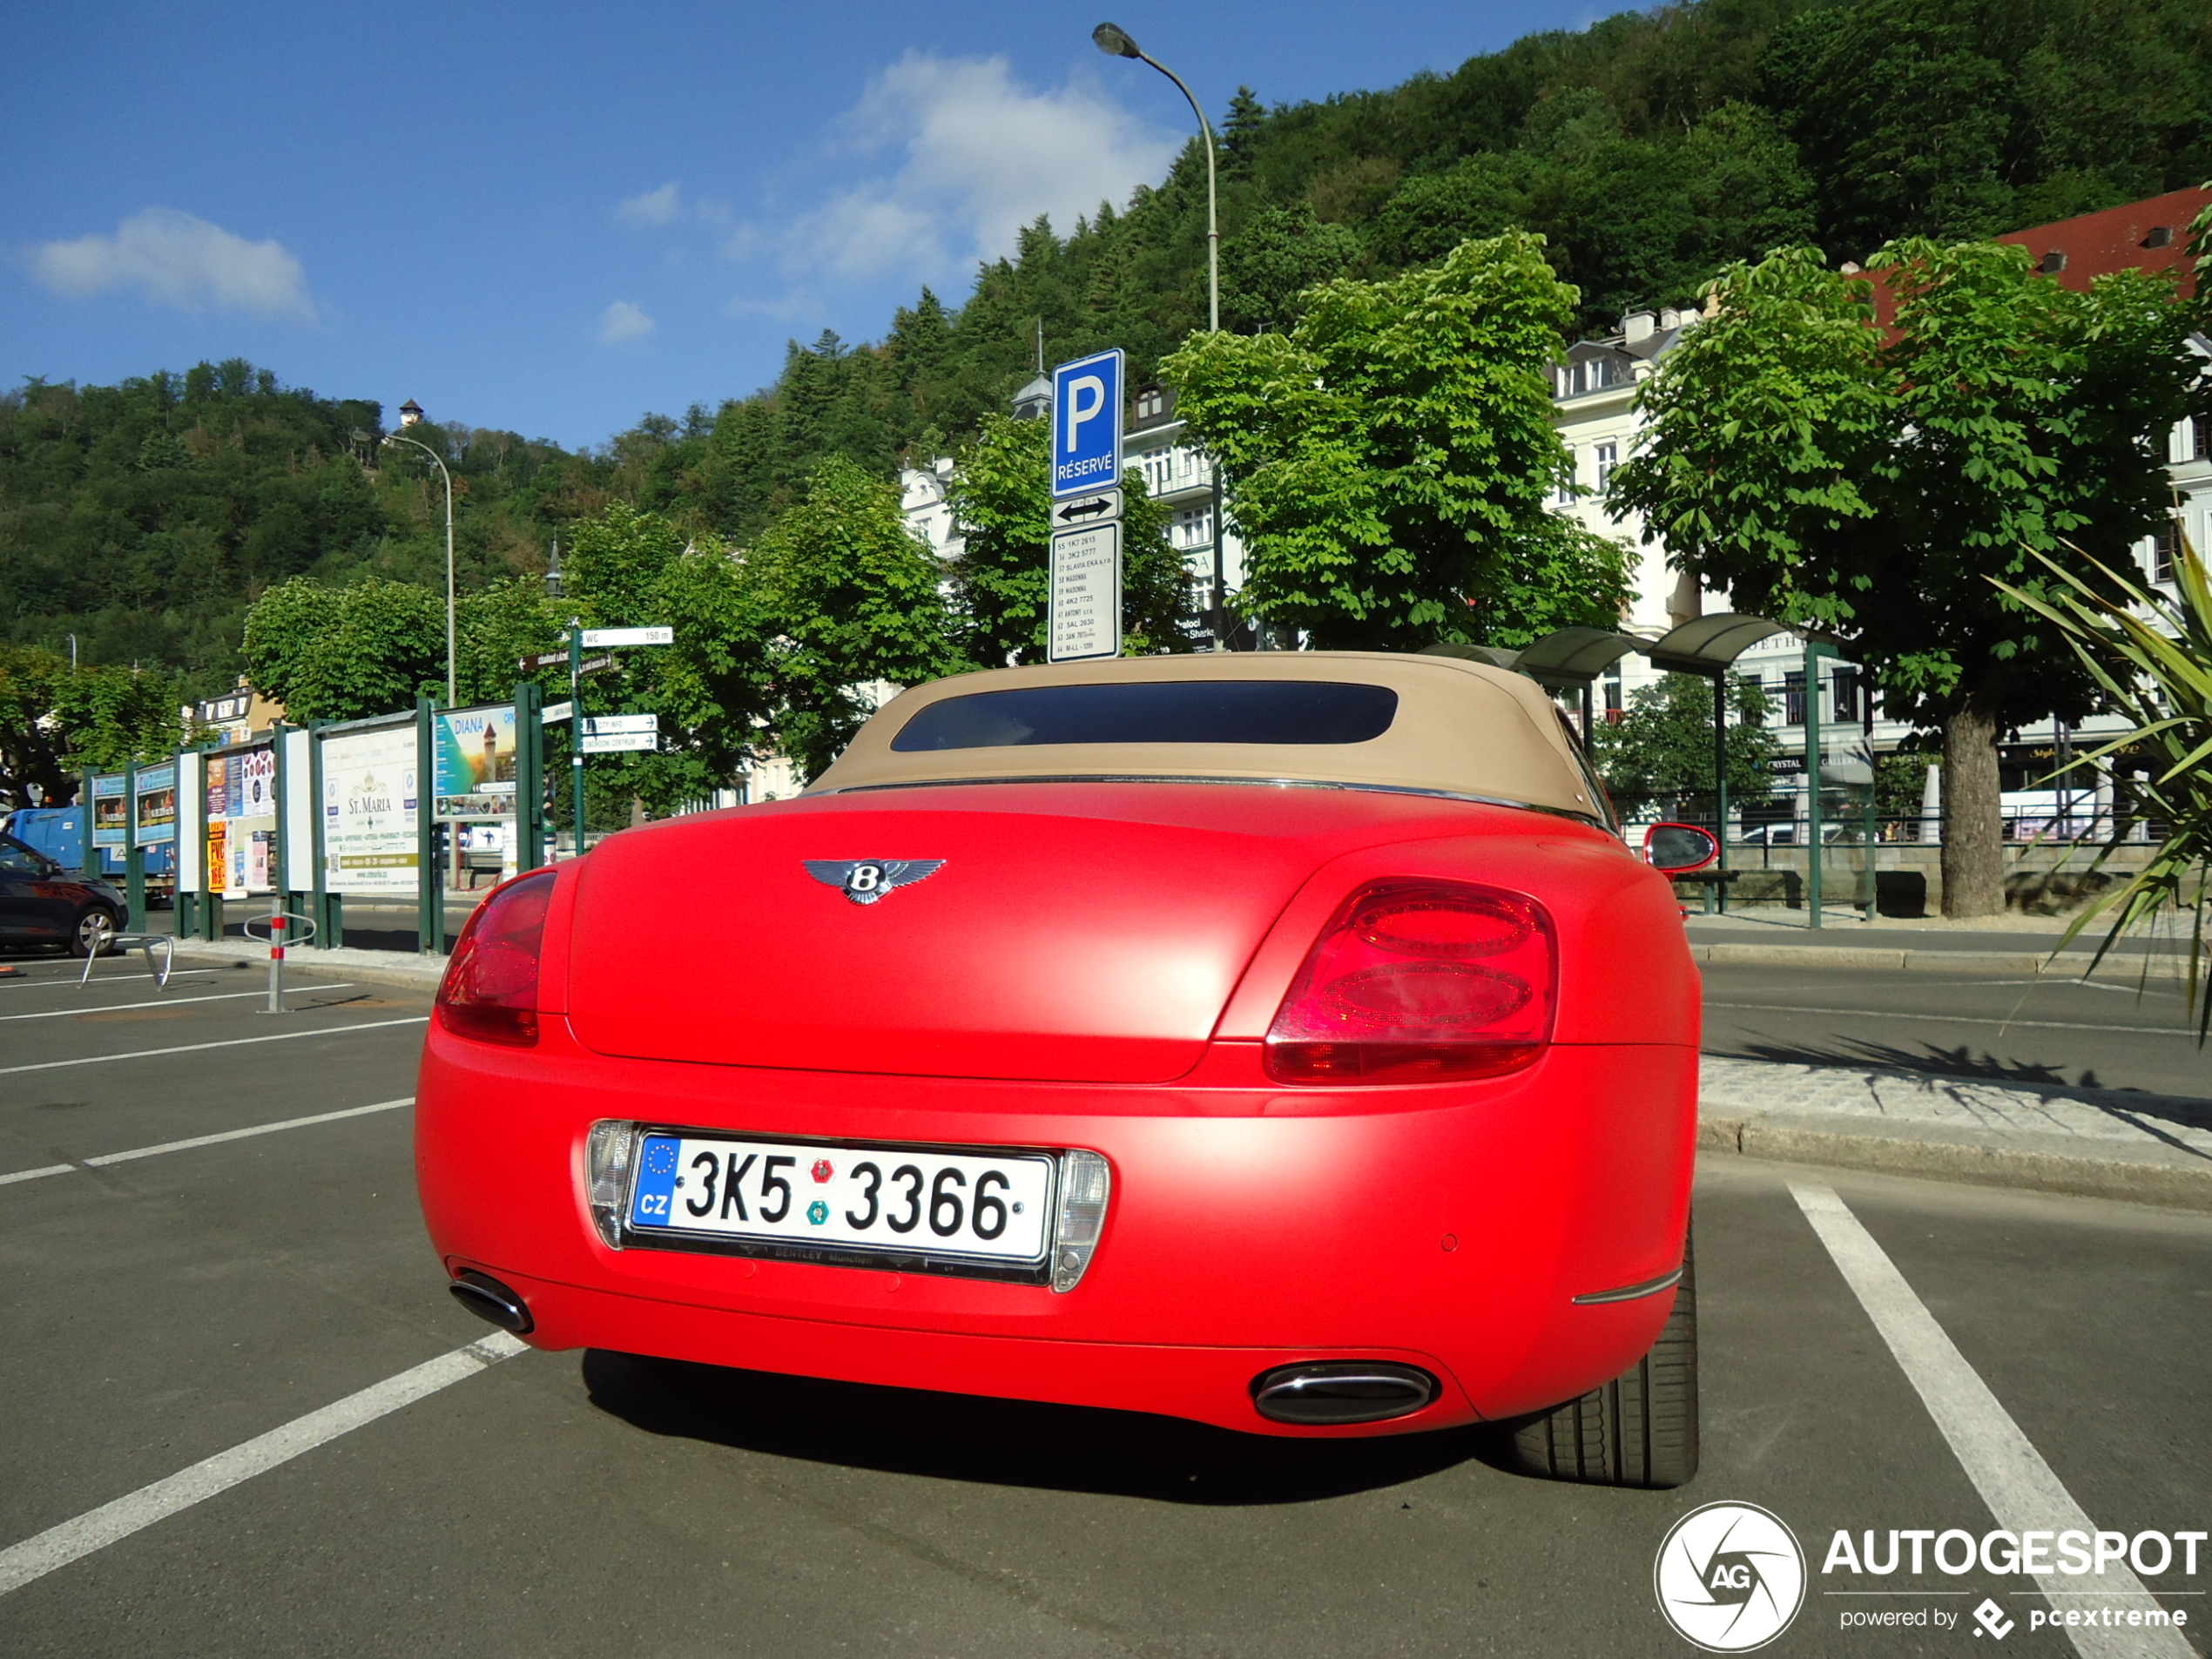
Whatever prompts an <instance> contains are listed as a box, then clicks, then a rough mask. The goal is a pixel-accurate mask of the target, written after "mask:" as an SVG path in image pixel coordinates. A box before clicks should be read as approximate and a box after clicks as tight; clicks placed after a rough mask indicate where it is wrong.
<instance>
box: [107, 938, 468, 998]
mask: <svg viewBox="0 0 2212 1659" xmlns="http://www.w3.org/2000/svg"><path fill="white" fill-rule="evenodd" d="M102 960H103V961H105V960H106V959H105V958H103V959H102ZM136 960H137V959H136V955H135V953H134V954H133V956H132V965H133V966H135V965H136ZM177 961H178V962H179V964H183V963H187V962H197V963H200V964H202V965H206V964H209V963H217V962H227V963H231V964H233V965H234V966H236V967H239V968H260V969H261V970H262V971H263V972H265V973H266V971H267V969H268V964H269V948H268V946H267V945H266V944H264V943H263V942H262V941H260V940H258V939H217V940H212V941H210V940H206V939H180V940H179V941H177ZM284 965H285V968H287V971H289V972H291V973H294V974H341V975H343V976H344V977H345V978H347V979H349V980H355V981H363V982H365V983H368V984H370V985H404V986H410V987H413V988H415V989H417V990H423V991H435V990H436V989H437V988H438V981H440V980H442V979H443V978H444V977H445V971H446V958H444V957H442V956H422V955H418V954H415V952H413V951H401V950H360V949H356V948H351V947H347V946H340V947H339V948H336V949H334V950H317V949H316V948H314V946H312V945H293V946H290V947H288V948H287V949H286V951H285V953H284ZM100 971H101V972H102V973H103V974H110V973H113V972H115V971H117V970H116V969H113V968H103V969H101V970H100Z"/></svg>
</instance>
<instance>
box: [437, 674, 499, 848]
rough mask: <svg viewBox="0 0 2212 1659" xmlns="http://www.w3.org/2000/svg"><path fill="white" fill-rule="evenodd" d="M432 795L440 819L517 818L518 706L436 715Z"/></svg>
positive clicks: (460, 710)
mask: <svg viewBox="0 0 2212 1659" xmlns="http://www.w3.org/2000/svg"><path fill="white" fill-rule="evenodd" d="M437 733H438V753H437V760H436V765H435V785H434V787H433V788H432V790H431V794H432V795H433V797H434V798H435V799H436V801H437V819H438V821H439V822H440V823H448V822H450V821H453V820H455V819H470V818H479V819H481V818H512V817H513V816H514V815H515V705H513V704H511V703H502V704H498V705H494V706H492V707H489V708H481V709H455V710H454V711H452V712H451V713H449V714H441V715H439V716H438V717H437Z"/></svg>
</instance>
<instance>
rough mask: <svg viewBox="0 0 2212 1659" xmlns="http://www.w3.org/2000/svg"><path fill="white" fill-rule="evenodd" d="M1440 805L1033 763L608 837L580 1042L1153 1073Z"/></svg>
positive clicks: (951, 1066)
mask: <svg viewBox="0 0 2212 1659" xmlns="http://www.w3.org/2000/svg"><path fill="white" fill-rule="evenodd" d="M1291 798H1295V799H1291ZM1439 810H1440V807H1439V804H1437V803H1424V804H1421V805H1420V806H1418V807H1416V806H1414V804H1413V803H1410V802H1405V801H1402V800H1397V799H1392V798H1389V797H1377V796H1365V797H1357V796H1349V795H1344V794H1332V793H1330V792H1318V791H1311V790H1270V789H1264V788H1251V787H1238V786H1222V785H1204V784H1198V785H1151V784H1134V785H1121V784H1076V785H1051V784H1039V785H997V786H951V787H941V788H927V789H915V790H901V791H897V792H882V793H870V794H866V795H833V796H824V797H813V798H807V799H800V800H796V801H790V802H780V803H772V804H769V805H766V806H752V807H739V808H738V809H736V810H735V811H733V812H725V813H702V814H699V815H697V816H694V817H688V818H684V819H677V820H674V821H672V822H670V823H666V824H660V825H654V826H649V827H646V828H644V829H639V830H632V831H630V832H627V833H624V834H622V835H619V836H616V837H614V838H612V839H610V840H609V841H607V842H606V843H605V844H604V845H603V846H599V847H597V849H595V850H594V851H593V852H592V853H591V854H590V858H589V859H588V860H586V861H585V864H584V866H583V869H582V870H581V871H580V872H579V873H578V878H579V887H578V892H577V905H576V912H575V924H574V933H573V935H572V942H571V947H570V962H569V1003H568V1006H569V1010H570V1022H571V1025H572V1028H573V1029H574V1030H575V1032H576V1034H577V1038H578V1039H579V1040H580V1041H581V1042H583V1044H584V1045H585V1046H586V1047H588V1048H590V1049H595V1050H597V1051H598V1052H600V1053H603V1054H609V1055H624V1056H630V1057H635V1058H638V1059H649V1060H683V1061H698V1062H709V1063H714V1064H722V1065H740V1066H771V1067H791V1068H798V1069H808V1070H830V1071H855V1072H877V1073H886V1074H892V1075H905V1076H961V1077H989V1078H1015V1079H1035V1080H1040V1081H1042V1080H1054V1081H1065V1082H1130V1083H1135V1082H1166V1081H1169V1080H1170V1079H1172V1078H1176V1077H1179V1076H1183V1075H1184V1073H1185V1072H1187V1071H1189V1070H1190V1069H1191V1068H1192V1067H1193V1066H1194V1065H1196V1064H1197V1061H1198V1058H1199V1056H1200V1055H1201V1053H1202V1052H1203V1051H1204V1047H1205V1044H1206V1042H1207V1040H1208V1038H1209V1036H1210V1035H1211V1032H1212V1030H1213V1028H1214V1025H1215V1022H1216V1021H1217V1019H1218V1017H1219V1016H1220V1014H1221V1010H1222V1008H1223V1006H1224V1004H1225V1003H1226V1002H1227V1001H1228V998H1229V995H1230V993H1231V990H1233V989H1234V988H1235V987H1236V984H1237V981H1238V977H1239V976H1240V975H1241V974H1242V973H1243V972H1244V967H1245V965H1246V963H1247V962H1249V961H1251V956H1252V954H1253V952H1254V951H1255V950H1256V949H1257V948H1258V945H1259V943H1260V941H1261V940H1262V939H1263V938H1264V936H1265V934H1266V933H1267V930H1268V928H1269V927H1270V926H1271V924H1272V923H1273V921H1275V919H1276V917H1277V916H1278V915H1279V914H1281V912H1282V909H1283V907H1284V906H1285V904H1286V903H1287V902H1288V901H1289V900H1290V899H1291V895H1292V894H1295V893H1296V892H1297V891H1298V888H1299V887H1301V886H1302V885H1303V884H1304V883H1305V880H1306V879H1307V877H1308V876H1309V875H1311V874H1312V872H1313V870H1314V869H1315V868H1316V867H1317V866H1318V864H1320V863H1321V862H1323V861H1325V860H1326V859H1328V858H1331V857H1333V856H1335V855H1336V854H1337V853H1340V852H1343V851H1345V850H1346V849H1347V848H1348V847H1350V846H1356V845H1360V844H1364V843H1367V842H1372V841H1373V840H1377V839H1380V840H1398V839H1400V838H1402V837H1405V836H1406V835H1408V834H1418V833H1423V831H1424V828H1425V829H1426V833H1435V830H1434V827H1433V826H1434V819H1435V818H1436V816H1437V814H1438V812H1439ZM1442 810H1443V811H1446V812H1453V811H1456V812H1457V813H1460V814H1464V813H1467V811H1468V810H1469V809H1467V808H1465V807H1460V808H1456V809H1453V808H1443V809H1442ZM1377 819H1381V820H1383V821H1381V822H1378V821H1377ZM1423 819H1426V820H1427V823H1426V826H1422V825H1421V823H1420V820H1423ZM1462 822H1463V820H1462ZM853 860H867V861H873V860H884V861H887V862H888V861H894V860H904V861H909V862H913V861H923V862H926V861H927V860H941V863H940V864H939V866H938V867H937V868H935V869H934V871H931V872H929V873H927V874H926V875H924V876H922V877H921V878H920V879H918V880H910V881H908V882H907V883H906V884H904V885H900V886H898V887H894V888H893V889H892V890H891V891H888V892H886V893H884V894H882V895H881V896H880V897H879V898H877V899H876V900H873V901H872V902H869V903H866V904H860V903H854V902H853V901H852V900H850V899H849V898H848V897H847V896H846V894H845V892H844V891H843V890H842V889H841V888H840V887H839V886H835V885H831V883H832V882H834V881H837V880H840V875H841V872H840V869H838V868H836V867H838V866H841V865H844V864H847V863H849V862H851V861H853ZM810 862H811V863H813V864H815V865H816V866H818V867H823V868H822V872H821V875H817V874H815V873H810V872H809V870H808V867H807V866H808V864H809V863H810ZM822 876H826V877H827V878H828V880H824V879H822ZM862 880H863V882H864V883H865V881H866V880H867V879H866V878H863V879H862Z"/></svg>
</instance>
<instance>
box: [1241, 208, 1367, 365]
mask: <svg viewBox="0 0 2212 1659" xmlns="http://www.w3.org/2000/svg"><path fill="white" fill-rule="evenodd" d="M1359 253H1360V247H1359V236H1358V234H1357V233H1355V232H1353V231H1352V229H1351V228H1350V227H1349V226H1344V225H1325V224H1323V223H1322V222H1321V221H1320V220H1319V219H1316V218H1315V217H1314V216H1313V209H1312V206H1311V205H1310V204H1308V203H1306V202H1303V201H1301V202H1296V203H1293V204H1292V205H1291V206H1288V207H1271V208H1269V209H1267V210H1266V211H1265V212H1263V213H1260V214H1258V216H1257V217H1255V218H1254V219H1251V220H1250V221H1249V222H1248V223H1247V224H1246V225H1245V226H1244V228H1243V229H1242V230H1241V231H1239V232H1238V233H1237V234H1236V235H1235V236H1234V237H1231V239H1229V240H1228V241H1227V242H1226V243H1225V244H1224V246H1223V247H1222V250H1221V326H1222V327H1224V328H1228V329H1232V330H1234V331H1235V332H1237V333H1238V334H1258V333H1259V332H1260V331H1261V330H1263V329H1267V328H1285V327H1289V326H1290V325H1291V323H1293V322H1295V321H1297V320H1298V312H1299V309H1300V304H1299V296H1300V295H1301V294H1303V293H1305V291H1306V290H1307V289H1308V288H1311V287H1314V286H1315V285H1316V284H1317V283H1322V282H1327V281H1330V280H1332V279H1334V278H1336V277H1340V276H1342V275H1344V274H1345V273H1346V272H1347V271H1349V270H1351V268H1352V266H1353V265H1354V264H1355V263H1356V262H1357V261H1358V260H1359Z"/></svg>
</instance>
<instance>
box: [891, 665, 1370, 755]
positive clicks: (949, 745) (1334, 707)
mask: <svg viewBox="0 0 2212 1659" xmlns="http://www.w3.org/2000/svg"><path fill="white" fill-rule="evenodd" d="M1397 715H1398V693H1397V692H1395V691H1392V690H1391V689H1390V687H1388V686H1387V685H1348V684H1345V683H1342V682H1339V681H1333V680H1143V681H1136V682H1132V683H1130V684H1127V685H1110V684H1109V685H1037V686H1028V687H1024V688H1023V689H1022V690H1019V691H978V692H975V693H974V695H972V696H968V697H948V698H944V699H943V700H942V701H941V702H936V703H932V704H930V705H928V706H927V707H926V708H923V709H920V710H917V711H915V713H914V717H913V718H911V719H909V720H908V721H907V723H906V725H903V726H900V728H899V734H898V736H896V737H894V738H892V739H891V746H892V748H893V749H894V750H898V751H900V752H905V753H913V752H915V751H918V750H929V749H1011V748H1022V747H1027V746H1028V745H1035V744H1049V743H1287V744H1296V743H1366V742H1367V741H1368V740H1369V739H1371V738H1379V737H1380V736H1382V734H1383V733H1384V732H1387V731H1389V730H1390V723H1391V721H1392V720H1393V719H1395V718H1397Z"/></svg>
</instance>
